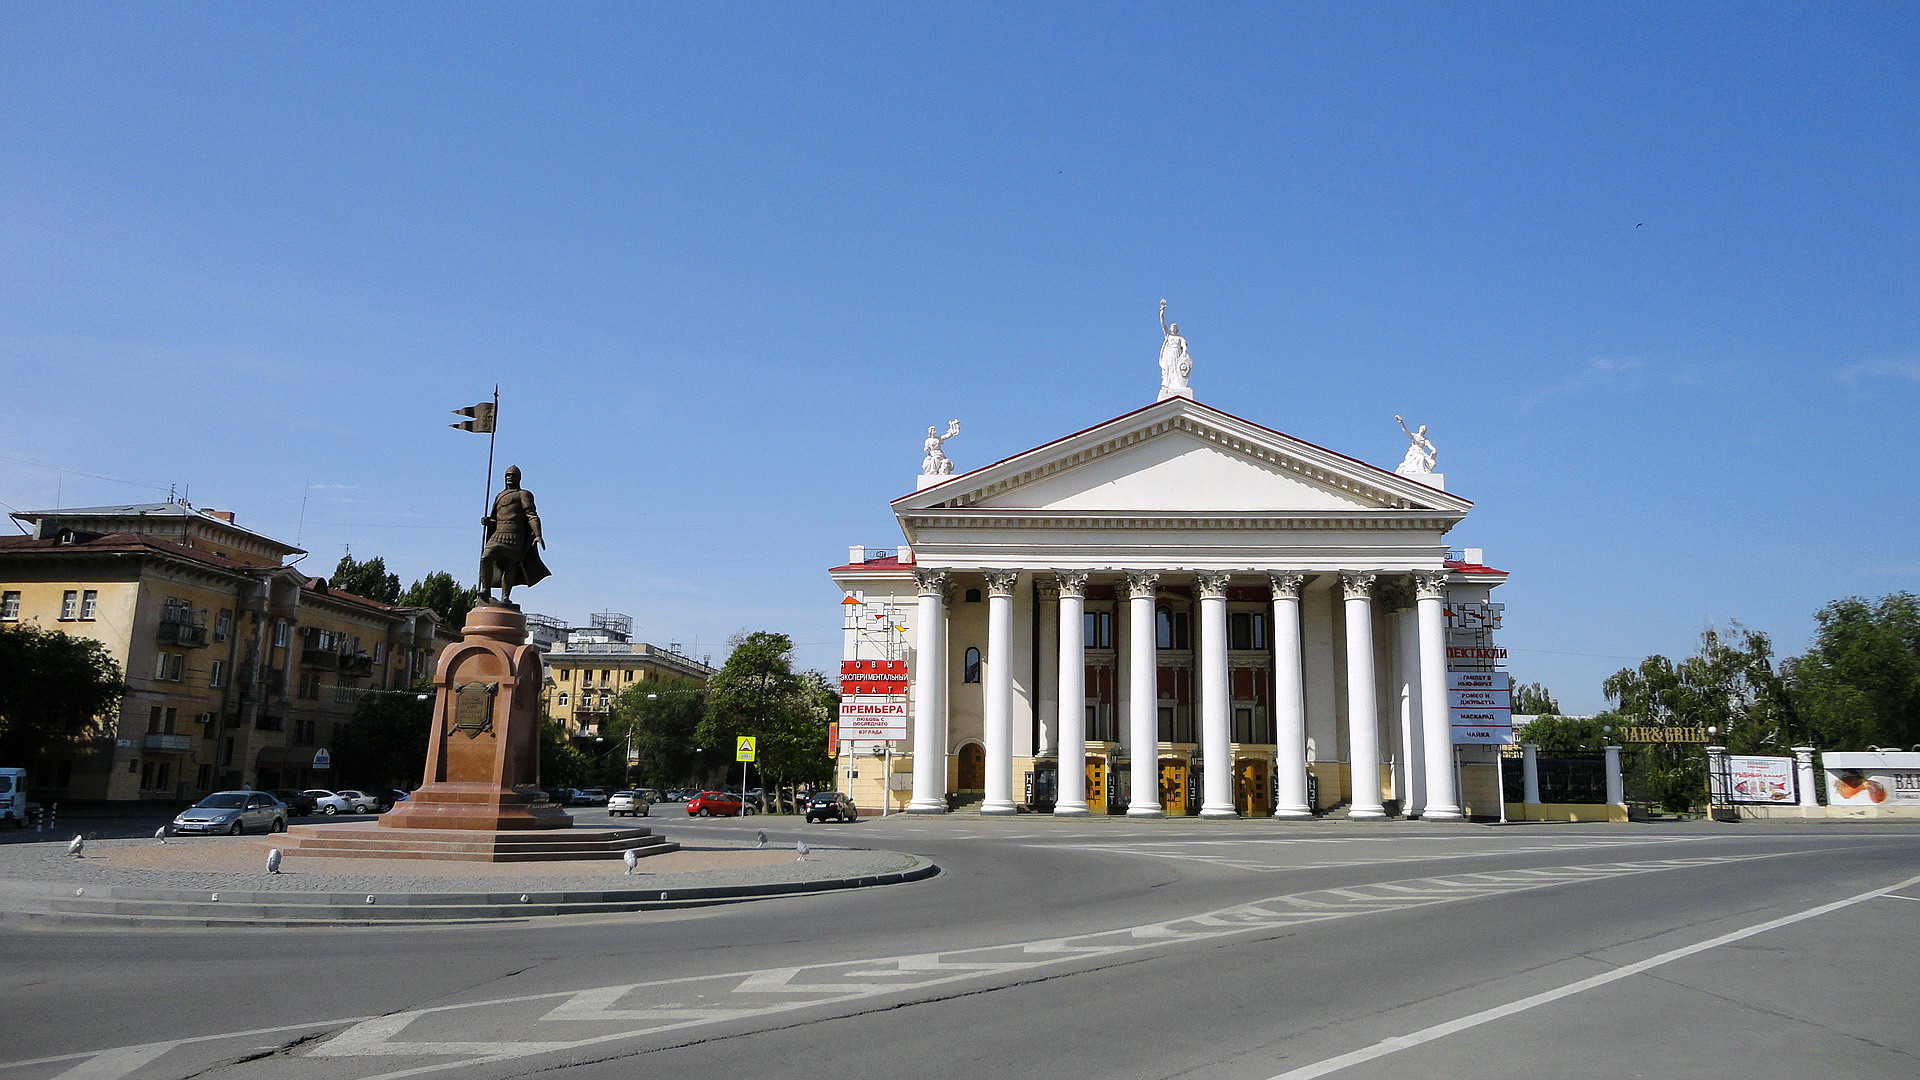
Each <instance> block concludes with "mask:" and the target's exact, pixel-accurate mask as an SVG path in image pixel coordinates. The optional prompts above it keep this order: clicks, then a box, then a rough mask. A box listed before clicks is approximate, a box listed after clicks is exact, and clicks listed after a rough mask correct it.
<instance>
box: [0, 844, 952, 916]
mask: <svg viewBox="0 0 1920 1080" xmlns="http://www.w3.org/2000/svg"><path fill="white" fill-rule="evenodd" d="M907 857H908V858H909V859H911V860H912V862H913V864H914V865H912V866H910V867H909V868H907V869H905V870H898V871H892V872H888V873H883V874H866V875H860V876H857V877H844V878H825V879H820V880H814V881H780V882H768V883H765V884H760V885H699V886H686V887H681V888H667V889H661V888H653V889H605V890H578V889H574V890H565V891H557V892H551V891H550V892H541V891H535V890H528V891H526V892H510V891H509V892H497V891H490V892H372V893H341V892H312V893H302V892H280V891H268V892H260V891H250V890H247V889H244V888H240V889H225V888H222V889H218V890H207V889H158V888H146V887H140V886H126V885H106V886H92V887H87V886H75V885H72V884H71V883H65V882H31V881H9V882H0V900H3V901H4V903H0V923H13V924H14V925H17V926H69V927H87V926H96V927H114V926H120V927H137V928H143V929H157V928H168V927H179V928H182V929H200V928H205V927H223V928H238V927H248V926H258V927H267V928H280V929H284V928H287V927H306V926H315V927H319V926H325V927H340V926H434V925H446V924H487V923H514V922H528V921H531V920H533V919H537V918H543V917H546V916H553V915H609V914H621V913H628V912H645V911H666V910H673V909H679V908H693V907H710V906H714V905H718V904H735V903H743V902H747V901H752V900H760V899H769V898H773V897H779V896H799V895H805V894H808V893H821V892H836V891H841V890H845V889H865V888H874V887H877V886H882V885H903V884H906V883H909V882H914V881H924V880H926V879H927V878H930V877H933V876H934V875H936V874H938V873H940V866H939V864H937V863H935V862H933V861H931V860H929V859H925V858H921V857H919V856H907Z"/></svg>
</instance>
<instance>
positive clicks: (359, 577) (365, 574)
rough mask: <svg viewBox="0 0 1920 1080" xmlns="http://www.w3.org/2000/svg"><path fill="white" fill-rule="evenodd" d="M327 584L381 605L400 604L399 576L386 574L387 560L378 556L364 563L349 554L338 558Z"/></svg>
mask: <svg viewBox="0 0 1920 1080" xmlns="http://www.w3.org/2000/svg"><path fill="white" fill-rule="evenodd" d="M327 584H328V585H329V586H330V587H332V588H335V589H339V590H341V591H342V592H350V593H353V594H354V595H355V596H364V597H366V598H367V599H369V600H378V601H380V602H381V603H383V604H397V603H399V602H400V575H398V574H390V573H388V572H387V560H385V559H383V558H381V557H380V556H378V555H375V556H374V557H373V558H371V559H368V560H367V561H365V562H361V561H360V560H358V559H356V558H354V557H353V555H352V554H351V553H349V554H346V555H342V556H340V562H339V564H338V565H336V566H335V567H334V568H333V576H332V577H329V578H328V579H327Z"/></svg>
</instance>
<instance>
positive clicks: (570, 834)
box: [261, 827, 680, 862]
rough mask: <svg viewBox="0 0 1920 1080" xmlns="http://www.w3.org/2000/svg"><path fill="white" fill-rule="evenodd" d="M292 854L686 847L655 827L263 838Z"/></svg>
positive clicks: (484, 854) (301, 832) (511, 856)
mask: <svg viewBox="0 0 1920 1080" xmlns="http://www.w3.org/2000/svg"><path fill="white" fill-rule="evenodd" d="M261 844H262V845H263V846H265V847H277V848H280V849H281V850H282V851H285V852H286V853H287V854H288V855H307V856H313V857H328V856H332V857H336V858H356V859H438V860H443V861H487V862H558V861H563V860H567V859H620V858H624V857H625V855H626V853H627V852H629V851H631V852H633V853H634V854H636V855H638V856H640V857H641V858H646V857H647V856H649V855H664V854H666V853H667V852H669V851H678V850H680V845H679V843H677V842H676V841H672V840H668V839H666V838H665V837H662V836H659V835H656V834H655V833H654V832H653V831H652V830H651V829H598V830H591V831H589V830H578V831H575V830H564V831H563V830H554V831H539V832H507V833H477V834H465V835H463V834H462V833H460V832H458V831H454V830H440V829H366V828H361V829H352V830H347V829H327V830H324V831H322V830H321V829H308V828H305V827H302V828H299V829H290V830H288V831H287V832H284V833H279V834H276V835H274V836H272V837H269V838H267V839H266V840H263V841H261Z"/></svg>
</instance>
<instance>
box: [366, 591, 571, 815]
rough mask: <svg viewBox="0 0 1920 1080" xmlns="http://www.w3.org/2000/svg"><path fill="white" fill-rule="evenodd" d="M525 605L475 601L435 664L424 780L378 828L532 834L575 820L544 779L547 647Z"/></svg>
mask: <svg viewBox="0 0 1920 1080" xmlns="http://www.w3.org/2000/svg"><path fill="white" fill-rule="evenodd" d="M526 639H527V620H526V617H525V616H523V615H522V614H520V609H518V608H515V607H507V606H504V605H499V604H486V605H482V606H480V607H476V608H474V609H473V610H472V611H471V612H470V613H468V615H467V624H466V626H465V627H463V628H462V629H461V639H460V640H459V641H458V642H456V643H454V644H452V645H449V646H447V647H446V649H445V650H443V651H442V652H441V653H440V662H439V665H438V667H437V668H436V669H435V671H434V682H435V683H436V684H437V686H438V692H437V693H436V695H435V699H434V708H433V736H432V738H431V739H429V740H428V743H427V768H426V782H425V783H424V784H422V785H421V787H420V790H418V791H416V792H414V793H413V796H412V797H411V798H409V799H408V800H407V801H405V802H403V803H400V804H399V805H397V806H395V807H394V808H393V809H392V810H390V811H388V812H387V813H386V814H383V815H382V816H381V818H380V823H379V826H378V827H379V828H380V829H391V830H402V829H404V830H415V829H433V830H470V831H473V832H480V833H506V832H512V833H528V832H538V831H544V830H550V829H570V828H571V827H572V825H573V817H572V815H570V814H568V813H567V812H566V811H564V810H562V809H560V808H559V807H558V806H555V805H554V804H553V803H551V802H549V801H548V800H547V796H546V793H545V792H542V791H541V790H540V787H539V782H540V682H541V678H542V674H543V665H542V663H541V661H540V650H538V649H535V648H534V647H533V646H531V645H528V644H525V642H526Z"/></svg>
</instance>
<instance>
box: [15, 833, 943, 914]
mask: <svg viewBox="0 0 1920 1080" xmlns="http://www.w3.org/2000/svg"><path fill="white" fill-rule="evenodd" d="M27 835H28V836H33V835H34V834H32V833H28V834H27ZM39 836H40V837H42V838H44V839H45V840H47V841H48V842H44V843H15V844H7V845H5V846H0V918H5V919H10V920H14V921H22V920H24V921H25V922H28V923H33V924H45V923H64V924H93V925H115V924H117V925H130V924H132V925H188V926H213V925H222V926H234V925H254V926H261V925H267V926H294V925H315V924H341V923H358V924H368V923H392V922H396V921H404V922H411V923H415V924H418V923H419V922H422V921H432V922H470V921H498V920H503V919H511V920H524V919H527V918H530V917H534V916H538V915H560V914H570V913H572V914H578V913H607V912H617V911H640V910H647V909H650V908H662V907H686V906H692V905H701V904H713V903H727V902H738V901H742V900H748V899H753V898H757V897H766V896H779V895H792V894H795V893H806V892H820V891H828V890H836V889H848V888H860V887H866V886H872V885H890V884H897V883H900V882H904V881H914V880H919V879H920V878H924V877H929V876H931V875H932V874H934V873H936V872H938V867H936V866H934V865H933V864H932V863H930V862H927V861H926V860H924V859H920V858H917V857H915V856H912V855H907V854H903V853H900V852H894V851H874V850H865V849H858V848H847V847H825V846H815V847H810V850H809V852H808V854H807V857H806V858H805V859H804V860H803V859H800V858H799V856H798V855H797V853H796V852H795V850H794V849H793V848H791V847H771V846H770V847H768V848H764V849H761V848H756V847H755V846H754V845H753V844H752V843H750V842H749V843H746V844H736V843H731V842H728V841H726V840H720V839H715V838H701V839H699V840H697V841H694V842H691V843H690V842H688V841H686V840H681V844H682V847H681V849H680V850H678V851H672V852H667V853H665V854H660V855H652V856H648V857H646V858H643V859H641V860H640V861H639V864H638V866H637V867H636V868H635V872H634V873H633V874H632V875H631V876H629V875H628V874H627V872H626V867H625V865H624V864H623V863H622V862H621V861H620V860H618V859H593V860H576V861H564V862H545V863H478V862H444V861H426V860H423V861H419V862H411V861H401V860H394V859H351V858H337V857H318V856H311V855H302V854H300V853H298V852H291V853H288V854H286V855H285V856H284V858H283V861H282V863H281V867H280V871H281V872H280V873H278V874H270V873H268V872H267V871H266V858H267V847H266V845H265V844H264V843H263V838H261V837H227V836H207V837H199V836H196V837H174V838H171V839H169V840H168V841H167V842H166V843H164V844H162V843H160V842H159V841H157V840H155V839H153V838H151V837H147V838H144V839H99V840H90V841H88V842H87V845H86V847H85V849H84V851H83V852H82V855H81V857H78V858H75V857H72V856H69V855H68V854H67V853H66V849H67V841H68V840H70V839H71V838H72V837H71V832H70V831H66V830H63V831H62V832H61V833H59V834H53V833H43V834H39Z"/></svg>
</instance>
